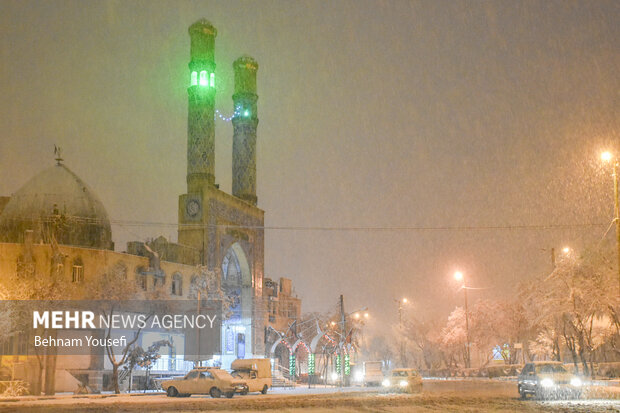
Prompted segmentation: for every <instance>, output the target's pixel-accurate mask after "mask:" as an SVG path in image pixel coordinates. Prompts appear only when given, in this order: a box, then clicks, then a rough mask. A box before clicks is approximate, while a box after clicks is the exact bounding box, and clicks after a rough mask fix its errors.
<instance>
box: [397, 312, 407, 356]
mask: <svg viewBox="0 0 620 413" xmlns="http://www.w3.org/2000/svg"><path fill="white" fill-rule="evenodd" d="M398 329H399V335H400V366H401V367H405V340H404V339H403V300H398Z"/></svg>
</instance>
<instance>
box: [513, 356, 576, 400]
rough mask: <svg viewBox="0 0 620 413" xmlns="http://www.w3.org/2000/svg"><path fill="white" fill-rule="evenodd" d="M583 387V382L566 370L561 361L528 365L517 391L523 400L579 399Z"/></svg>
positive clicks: (522, 371) (520, 378)
mask: <svg viewBox="0 0 620 413" xmlns="http://www.w3.org/2000/svg"><path fill="white" fill-rule="evenodd" d="M582 387H583V382H582V380H581V379H580V378H579V377H578V376H576V375H574V374H572V373H570V372H569V371H568V370H566V369H565V368H564V366H563V365H562V363H561V362H559V361H544V362H534V363H527V364H526V365H525V366H524V367H523V370H521V374H519V377H518V381H517V390H518V391H519V395H520V396H521V398H522V399H525V398H526V397H527V396H528V395H532V396H535V397H537V398H539V399H548V398H558V397H570V398H579V397H580V396H581V391H582Z"/></svg>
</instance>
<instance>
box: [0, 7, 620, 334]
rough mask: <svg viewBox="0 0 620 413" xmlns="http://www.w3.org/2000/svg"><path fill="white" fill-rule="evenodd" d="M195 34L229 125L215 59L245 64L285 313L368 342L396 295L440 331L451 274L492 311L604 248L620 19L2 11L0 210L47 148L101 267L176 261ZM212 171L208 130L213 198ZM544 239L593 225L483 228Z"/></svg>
mask: <svg viewBox="0 0 620 413" xmlns="http://www.w3.org/2000/svg"><path fill="white" fill-rule="evenodd" d="M202 17H204V18H207V19H208V20H209V21H211V22H212V23H213V25H214V26H215V27H216V28H217V30H218V36H217V38H216V63H217V69H216V82H217V96H216V108H217V109H219V110H220V111H221V112H223V113H224V114H230V113H231V112H232V98H231V95H232V86H233V84H232V83H233V79H232V74H233V72H232V62H233V60H234V59H236V58H237V57H239V56H240V55H242V54H244V53H247V54H249V55H251V56H253V57H254V58H255V59H256V60H257V61H258V62H259V65H260V68H259V71H258V95H259V101H258V117H259V119H260V123H259V125H258V157H257V167H258V206H259V207H261V208H262V209H264V210H265V211H266V215H265V223H266V226H267V227H279V228H280V229H267V231H266V241H265V249H266V252H265V273H266V276H267V277H271V278H278V277H281V276H286V277H289V278H291V279H292V280H293V283H294V287H295V289H296V291H297V293H298V295H299V296H301V297H302V299H303V310H304V311H327V310H332V309H334V308H335V305H336V302H337V298H338V295H339V294H341V293H343V294H344V295H345V302H346V305H347V307H348V309H349V310H354V309H357V308H360V307H364V306H367V307H369V311H370V313H371V316H372V319H373V320H374V321H373V322H375V323H377V325H379V324H382V323H383V322H392V321H394V320H396V317H397V306H396V304H395V303H394V301H393V299H396V298H400V297H403V296H404V297H407V298H408V299H409V300H410V301H412V305H411V306H410V307H409V311H412V312H413V313H415V314H418V315H419V316H421V317H422V316H423V313H422V312H423V311H424V310H426V309H432V310H434V311H430V313H433V314H444V315H445V314H447V312H448V311H450V310H451V309H452V308H453V307H454V306H455V305H461V301H462V295H461V294H460V293H459V292H458V291H457V286H456V285H455V284H454V282H453V281H452V273H453V272H454V271H455V270H456V269H460V270H461V271H463V272H464V273H465V274H466V277H468V283H469V284H470V285H472V286H476V287H482V288H485V289H483V290H479V291H477V292H475V293H473V296H472V299H473V300H475V299H478V298H493V297H498V296H502V295H506V294H510V292H511V291H514V286H515V284H516V283H517V282H518V281H519V280H521V279H525V278H528V277H532V276H535V275H538V274H541V273H544V272H548V271H549V270H550V268H551V259H550V252H549V249H550V248H552V247H555V248H556V249H559V248H561V247H563V246H565V245H570V246H571V247H572V248H574V249H575V250H577V251H579V250H580V249H582V248H584V247H587V246H591V245H592V244H593V243H596V242H598V241H599V240H600V239H601V237H602V236H603V233H604V232H605V230H606V227H607V225H608V224H609V222H610V220H611V217H612V213H613V202H612V179H611V171H610V169H609V167H607V168H605V167H604V165H603V164H602V163H601V162H600V160H599V154H600V152H601V151H602V150H603V149H611V150H615V151H617V153H620V133H619V130H620V117H619V116H618V114H619V113H620V100H619V91H620V87H619V86H620V82H619V79H620V77H619V76H618V73H620V70H619V69H620V41H619V39H620V24H618V22H619V21H620V3H619V2H618V1H602V0H597V1H565V0H562V1H518V2H517V1H512V0H511V1H492V2H476V1H467V2H462V1H419V2H406V1H391V2H376V1H360V0H354V1H335V2H319V1H308V2H289V1H260V2H250V1H221V2H211V1H193V2H191V1H108V2H104V1H97V2H95V1H90V2H84V1H40V2H36V1H7V0H2V1H0V52H1V55H0V91H1V92H2V99H1V101H0V134H1V135H0V136H1V138H0V195H10V194H11V193H13V192H15V191H16V190H17V189H19V187H20V186H21V185H22V184H24V183H25V182H26V181H27V180H28V179H29V178H31V177H32V176H33V175H35V174H36V173H38V172H39V171H41V170H42V169H43V168H45V167H48V166H51V165H53V164H54V160H53V158H54V154H53V147H54V144H56V145H59V146H61V147H62V148H63V150H64V158H65V163H66V165H67V166H68V167H69V168H71V169H72V170H73V171H74V172H76V173H77V174H78V175H79V176H80V177H81V178H82V179H84V180H85V181H86V182H87V183H88V184H89V185H90V186H91V187H92V188H93V189H94V191H95V192H96V193H97V194H98V195H99V197H100V199H101V200H102V201H103V203H104V205H105V206H106V209H107V211H108V214H109V215H110V218H111V220H112V221H113V223H114V224H113V237H114V240H115V242H116V246H117V250H119V251H122V250H124V248H125V243H126V242H127V241H129V240H136V239H137V240H145V239H146V238H148V237H153V236H157V235H159V234H163V235H165V236H167V237H171V238H172V240H173V241H176V227H175V224H176V222H177V205H178V196H179V195H180V194H183V193H185V192H186V183H185V174H186V144H187V129H186V128H187V91H186V88H187V86H188V84H189V70H188V68H187V64H188V62H189V36H188V34H187V27H188V26H189V25H190V24H192V23H193V22H194V21H196V20H198V19H199V18H202ZM231 154H232V125H231V124H230V123H227V122H224V121H221V120H218V121H217V122H216V181H217V182H218V183H219V184H220V186H221V188H222V189H224V190H225V191H227V192H230V190H231ZM129 221H132V222H139V223H141V224H139V225H135V224H128V222H129ZM152 223H160V224H158V225H153V224H152ZM549 224H571V225H572V224H579V225H581V224H597V225H590V226H583V227H575V228H571V229H536V228H529V229H519V228H514V229H489V228H488V227H496V226H500V227H510V226H523V225H525V226H531V225H549ZM287 227H297V228H298V227H303V228H302V229H290V228H287ZM316 227H321V228H325V227H328V228H330V229H329V230H319V229H316ZM347 228H358V229H357V230H354V229H347ZM359 228H366V229H361V230H360V229H359ZM368 228H374V229H368ZM398 228H400V229H398ZM416 228H417V229H416ZM420 228H425V229H420ZM432 228H435V229H432ZM612 237H613V231H612V232H611V233H610V234H609V235H608V238H610V239H611V238H612Z"/></svg>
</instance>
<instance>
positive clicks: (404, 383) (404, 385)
mask: <svg viewBox="0 0 620 413" xmlns="http://www.w3.org/2000/svg"><path fill="white" fill-rule="evenodd" d="M398 384H399V385H400V387H407V380H401V381H400V383H398Z"/></svg>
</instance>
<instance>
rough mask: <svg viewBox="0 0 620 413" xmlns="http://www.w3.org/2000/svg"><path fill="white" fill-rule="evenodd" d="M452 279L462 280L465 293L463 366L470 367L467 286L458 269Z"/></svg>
mask: <svg viewBox="0 0 620 413" xmlns="http://www.w3.org/2000/svg"><path fill="white" fill-rule="evenodd" d="M454 279H455V280H457V281H463V285H462V287H461V288H463V294H464V295H465V333H466V335H467V343H465V355H466V357H467V360H465V366H466V367H467V368H469V367H471V356H470V354H469V310H468V309H467V286H466V285H465V275H464V274H463V273H462V272H460V271H456V272H455V273H454Z"/></svg>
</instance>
